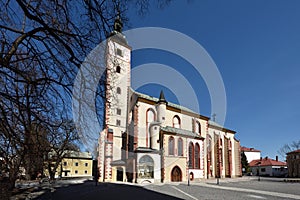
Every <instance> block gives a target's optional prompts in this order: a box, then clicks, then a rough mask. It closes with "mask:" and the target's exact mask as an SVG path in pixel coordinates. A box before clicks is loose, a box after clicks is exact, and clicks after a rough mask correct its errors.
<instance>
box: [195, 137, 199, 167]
mask: <svg viewBox="0 0 300 200" xmlns="http://www.w3.org/2000/svg"><path fill="white" fill-rule="evenodd" d="M195 168H196V169H200V146H199V144H198V143H197V144H196V146H195Z"/></svg>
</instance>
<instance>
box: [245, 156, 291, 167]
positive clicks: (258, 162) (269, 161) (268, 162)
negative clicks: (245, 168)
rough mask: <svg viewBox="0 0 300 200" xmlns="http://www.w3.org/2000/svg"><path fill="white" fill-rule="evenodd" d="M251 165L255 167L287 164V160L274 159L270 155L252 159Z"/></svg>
mask: <svg viewBox="0 0 300 200" xmlns="http://www.w3.org/2000/svg"><path fill="white" fill-rule="evenodd" d="M249 166H250V167H255V166H286V162H281V161H279V160H278V159H277V160H273V159H270V158H268V157H265V158H263V159H257V160H252V161H251V162H250V163H249Z"/></svg>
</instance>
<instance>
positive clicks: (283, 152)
mask: <svg viewBox="0 0 300 200" xmlns="http://www.w3.org/2000/svg"><path fill="white" fill-rule="evenodd" d="M297 149H300V140H298V141H293V142H292V143H290V144H285V145H283V146H282V147H281V148H280V149H279V150H278V151H277V152H278V154H279V155H280V156H282V158H285V157H286V154H287V153H288V152H291V151H294V150H297Z"/></svg>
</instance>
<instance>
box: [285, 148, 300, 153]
mask: <svg viewBox="0 0 300 200" xmlns="http://www.w3.org/2000/svg"><path fill="white" fill-rule="evenodd" d="M291 153H300V149H297V150H295V151H291V152H288V153H287V154H291Z"/></svg>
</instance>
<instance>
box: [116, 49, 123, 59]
mask: <svg viewBox="0 0 300 200" xmlns="http://www.w3.org/2000/svg"><path fill="white" fill-rule="evenodd" d="M116 53H117V55H118V56H121V57H123V51H122V50H121V49H119V48H117V52H116Z"/></svg>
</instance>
